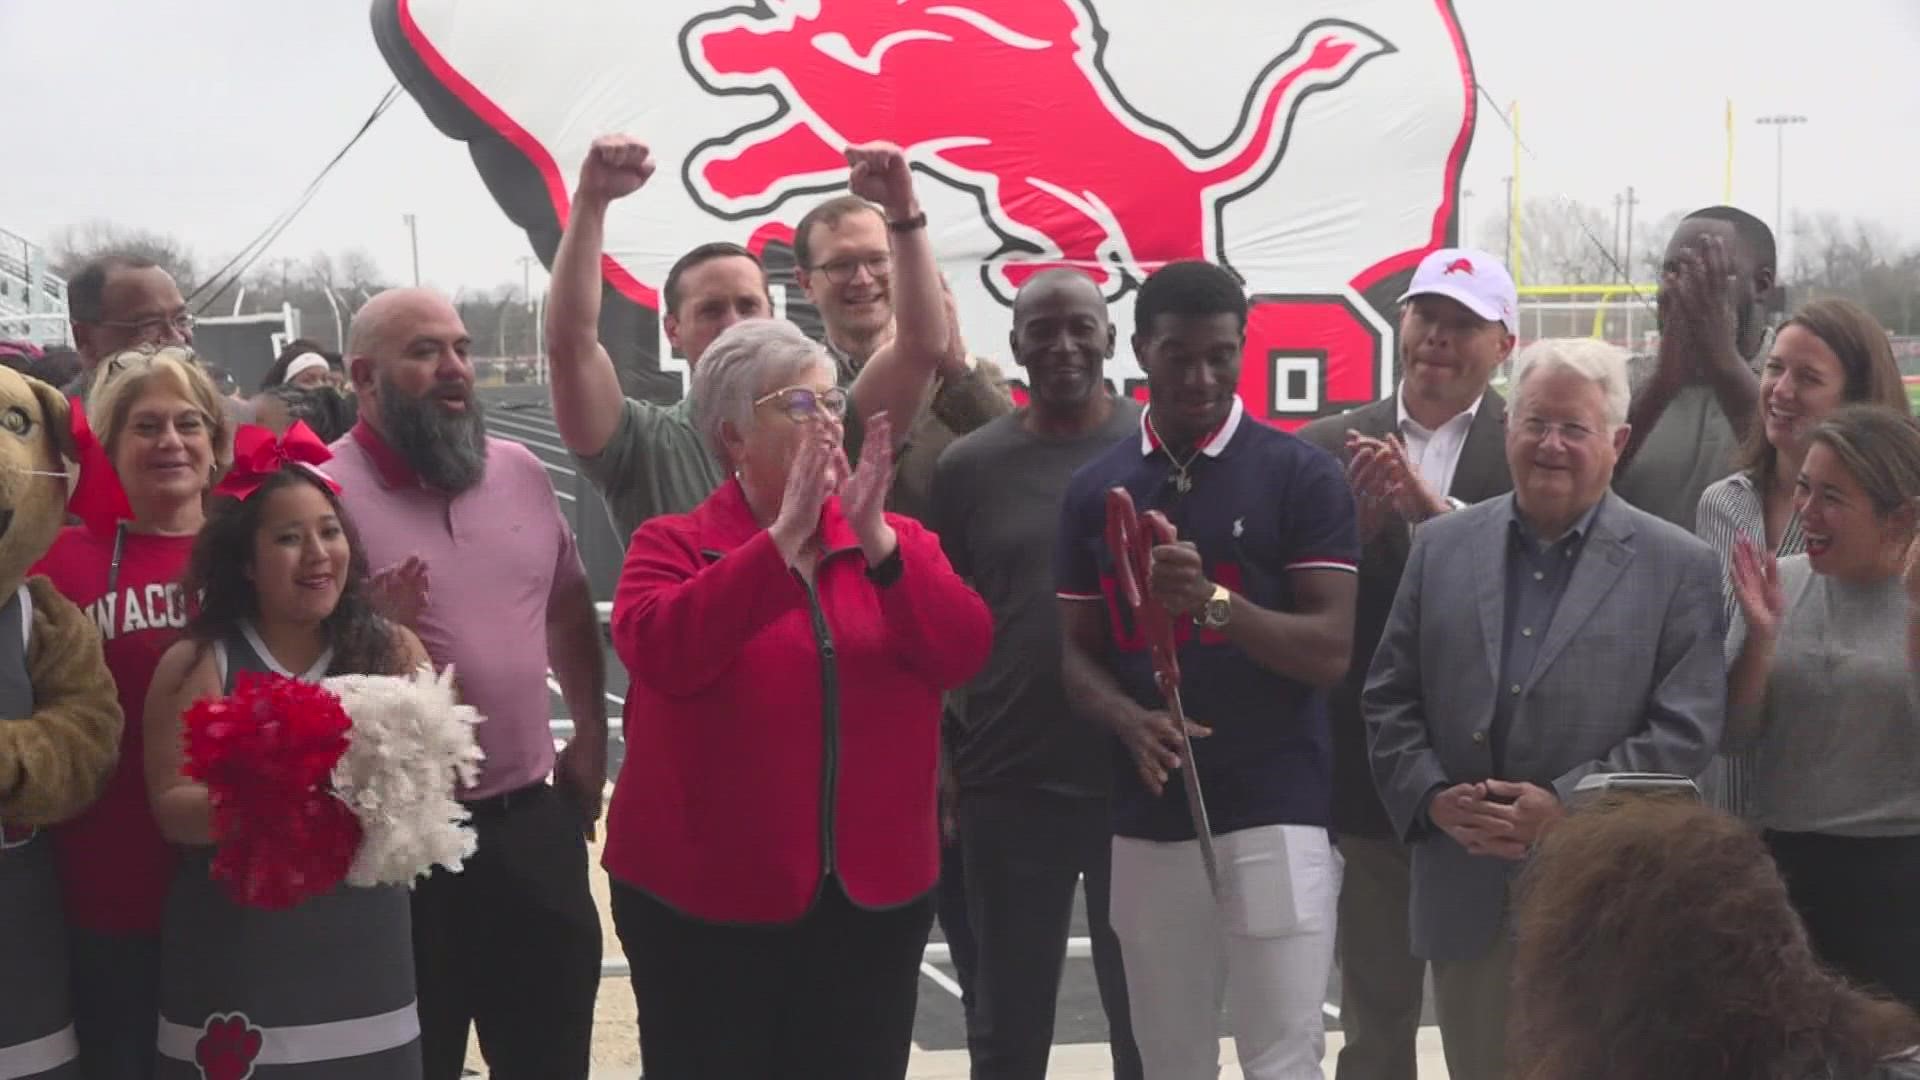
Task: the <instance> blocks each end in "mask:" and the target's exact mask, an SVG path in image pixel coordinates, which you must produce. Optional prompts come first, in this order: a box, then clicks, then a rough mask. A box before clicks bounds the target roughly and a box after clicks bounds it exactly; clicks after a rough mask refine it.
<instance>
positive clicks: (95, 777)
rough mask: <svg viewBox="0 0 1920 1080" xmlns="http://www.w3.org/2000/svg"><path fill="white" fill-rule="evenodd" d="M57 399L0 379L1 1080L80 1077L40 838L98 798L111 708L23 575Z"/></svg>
mask: <svg viewBox="0 0 1920 1080" xmlns="http://www.w3.org/2000/svg"><path fill="white" fill-rule="evenodd" d="M69 420H70V412H69V405H68V403H67V400H66V399H65V398H63V397H61V396H60V392H59V391H57V390H55V389H54V388H53V387H51V386H48V385H47V384H46V383H43V382H40V381H39V380H37V379H30V378H27V377H26V376H23V375H20V374H19V373H17V372H15V371H13V370H11V369H7V368H0V1075H3V1076H31V1077H48V1078H53V1077H60V1078H64V1077H67V1076H69V1075H72V1076H78V1075H79V1074H78V1072H77V1066H76V1063H75V1060H74V1059H75V1056H76V1055H77V1053H78V1044H77V1042H76V1041H75V1038H74V1033H73V1026H72V1023H71V1020H70V1017H69V1015H68V1005H69V999H68V990H67V968H66V933H65V930H64V926H63V921H62V919H61V914H60V890H59V885H58V883H57V881H56V880H55V877H54V867H53V852H52V848H51V841H50V838H49V837H48V836H47V834H46V833H45V832H44V831H43V830H44V828H45V827H46V826H49V825H56V824H59V823H60V822H62V821H66V820H68V819H70V818H72V817H73V816H74V815H76V814H78V813H80V811H82V810H84V809H86V808H87V806H88V805H89V804H90V803H92V802H93V800H94V799H95V798H96V797H97V796H98V795H99V794H100V791H101V789H102V787H103V786H104V785H105V784H106V781H107V778H108V776H109V775H110V774H111V773H112V771H113V767H114V761H115V757H116V755H117V754H118V750H119V745H120V728H121V722H122V720H121V715H120V705H119V702H118V701H117V699H116V697H115V694H114V684H113V676H112V675H111V674H110V673H109V672H108V670H107V664H106V660H105V659H104V658H103V656H102V655H101V646H100V635H99V632H98V631H97V630H96V629H95V628H94V626H93V625H92V623H91V622H90V621H89V620H88V619H87V617H86V615H85V614H83V613H82V612H81V610H80V609H79V608H78V607H75V606H74V605H73V603H72V602H71V601H69V600H67V599H66V598H65V597H63V596H61V595H60V594H59V593H58V592H55V591H54V588H53V586H52V584H51V583H50V582H48V581H47V579H46V578H44V577H34V578H31V579H29V578H27V576H26V575H27V569H28V568H29V567H31V566H32V565H33V564H34V563H35V562H36V561H37V560H38V559H39V558H40V556H41V555H42V554H43V553H45V552H46V550H47V548H48V546H49V545H51V544H52V543H53V540H54V537H55V536H56V535H57V534H58V533H59V531H60V528H61V526H62V525H63V524H65V522H66V518H67V493H68V491H69V490H70V487H69V476H70V470H69V464H68V463H69V461H72V460H74V459H76V458H77V457H78V451H77V449H76V444H75V440H74V436H73V432H72V428H71V427H70V426H69Z"/></svg>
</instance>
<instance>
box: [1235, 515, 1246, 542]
mask: <svg viewBox="0 0 1920 1080" xmlns="http://www.w3.org/2000/svg"><path fill="white" fill-rule="evenodd" d="M1245 535H1247V519H1246V518H1234V519H1233V538H1234V539H1235V540H1238V539H1240V538H1241V537H1243V536H1245Z"/></svg>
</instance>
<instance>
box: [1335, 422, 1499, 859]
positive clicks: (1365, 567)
mask: <svg viewBox="0 0 1920 1080" xmlns="http://www.w3.org/2000/svg"><path fill="white" fill-rule="evenodd" d="M1399 399H1400V392H1399V391H1398V390H1395V391H1394V393H1393V396H1392V397H1389V398H1385V399H1383V400H1381V401H1376V402H1374V403H1373V404H1371V405H1362V406H1361V407H1360V408H1358V409H1354V410H1353V411H1351V412H1345V413H1341V414H1340V415H1338V416H1327V417H1322V418H1321V419H1319V420H1315V421H1314V422H1313V423H1311V424H1308V425H1307V426H1306V427H1304V428H1301V429H1300V432H1299V434H1300V437H1301V438H1302V439H1305V440H1306V441H1308V442H1310V443H1312V444H1314V445H1315V446H1318V447H1319V448H1320V449H1322V450H1325V451H1326V452H1328V453H1329V454H1332V455H1333V456H1334V457H1336V458H1339V459H1340V463H1341V464H1342V465H1346V464H1348V463H1349V462H1350V461H1351V460H1352V459H1351V457H1350V456H1349V455H1348V454H1347V432H1348V431H1349V430H1352V431H1357V432H1359V433H1360V434H1362V435H1366V436H1368V437H1370V438H1375V439H1379V438H1384V437H1386V436H1387V435H1390V434H1393V433H1394V432H1396V431H1398V430H1399V426H1400V420H1399V416H1400V413H1399V405H1398V402H1399ZM1506 432H1507V403H1506V400H1505V399H1503V398H1502V397H1501V396H1500V395H1499V394H1498V393H1496V392H1495V391H1493V390H1488V391H1487V394H1486V398H1485V399H1484V400H1482V401H1481V402H1480V410H1479V411H1478V412H1476V413H1474V414H1473V424H1472V426H1470V427H1468V428H1467V438H1466V441H1465V442H1464V443H1462V444H1461V446H1460V462H1459V464H1458V465H1456V466H1455V467H1454V470H1453V486H1452V487H1451V489H1450V490H1448V491H1445V492H1442V493H1441V494H1444V495H1450V496H1452V497H1454V498H1456V499H1459V500H1460V501H1461V502H1463V503H1477V502H1482V501H1484V500H1487V499H1491V498H1493V497H1494V496H1495V495H1504V494H1506V493H1507V492H1509V491H1512V490H1513V480H1512V478H1511V477H1509V476H1508V475H1507V449H1506ZM1412 546H1413V539H1412V536H1411V534H1410V533H1409V531H1408V529H1407V526H1406V523H1405V522H1403V521H1401V520H1400V519H1399V518H1395V519H1393V520H1392V521H1390V522H1389V523H1388V524H1387V525H1386V526H1385V527H1384V528H1382V529H1381V530H1380V533H1379V535H1378V536H1375V537H1374V539H1373V542H1372V543H1370V544H1368V545H1366V546H1365V547H1364V548H1362V549H1361V551H1360V593H1359V598H1358V600H1357V602H1356V603H1355V604H1354V611H1353V662H1352V663H1351V664H1350V665H1349V666H1348V667H1347V677H1346V678H1344V679H1342V680H1340V685H1338V686H1336V687H1334V688H1333V690H1332V692H1331V693H1329V694H1328V695H1327V712H1328V714H1329V716H1330V717H1331V718H1332V720H1333V828H1334V831H1335V832H1338V833H1341V834H1344V835H1352V836H1362V837H1367V838H1370V839H1374V840H1385V839H1388V838H1389V837H1392V836H1394V835H1395V833H1394V831H1393V826H1392V825H1391V824H1389V820H1388V818H1387V812H1386V810H1385V809H1384V808H1383V807H1382V806H1381V805H1380V796H1379V794H1378V793H1377V792H1376V791H1374V787H1373V767H1372V765H1371V763H1370V762H1369V761H1368V756H1367V725H1366V721H1365V720H1363V719H1362V718H1361V713H1360V693H1361V691H1362V690H1364V689H1365V688H1366V685H1367V665H1368V664H1370V663H1372V662H1373V652H1374V649H1376V648H1377V647H1378V646H1379V644H1380V635H1381V633H1382V632H1383V631H1385V629H1386V626H1387V616H1388V614H1389V613H1391V612H1392V611H1393V595H1394V593H1396V592H1398V591H1399V589H1400V572H1401V570H1402V569H1403V568H1405V566H1406V565H1407V551H1408V549H1409V548H1411V547H1412Z"/></svg>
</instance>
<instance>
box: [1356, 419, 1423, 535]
mask: <svg viewBox="0 0 1920 1080" xmlns="http://www.w3.org/2000/svg"><path fill="white" fill-rule="evenodd" d="M1347 452H1348V454H1349V455H1350V457H1349V460H1348V462H1347V483H1348V485H1349V486H1351V487H1352V488H1353V498H1354V504H1355V509H1356V512H1357V515H1358V524H1359V527H1360V541H1361V542H1362V543H1367V542H1369V541H1371V540H1372V539H1373V538H1374V537H1375V536H1377V535H1379V532H1380V529H1381V528H1382V527H1383V526H1384V525H1385V524H1386V519H1387V517H1388V516H1389V515H1398V516H1399V517H1400V518H1401V520H1403V521H1407V522H1410V523H1418V522H1422V521H1425V520H1426V519H1428V518H1430V517H1433V516H1434V515H1436V514H1441V513H1444V512H1445V511H1446V501H1445V500H1444V499H1442V498H1440V497H1439V496H1438V495H1436V494H1434V493H1433V492H1432V491H1431V490H1429V489H1428V487H1427V485H1426V483H1425V482H1424V481H1422V480H1421V479H1420V470H1419V469H1417V468H1415V467H1414V464H1413V460H1412V458H1411V457H1409V456H1408V454H1407V446H1406V444H1405V443H1404V442H1402V441H1400V436H1398V435H1392V434H1390V435H1388V436H1386V437H1385V438H1381V439H1375V438H1371V437H1369V436H1366V435H1362V434H1360V433H1359V432H1357V431H1349V432H1347Z"/></svg>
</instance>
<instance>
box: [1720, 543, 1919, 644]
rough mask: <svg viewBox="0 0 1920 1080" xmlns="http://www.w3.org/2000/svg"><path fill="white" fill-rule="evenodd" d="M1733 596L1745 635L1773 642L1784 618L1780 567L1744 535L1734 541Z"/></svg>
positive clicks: (1909, 579) (1910, 581)
mask: <svg viewBox="0 0 1920 1080" xmlns="http://www.w3.org/2000/svg"><path fill="white" fill-rule="evenodd" d="M1732 576H1733V597H1734V599H1735V600H1737V601H1739V603H1740V613H1741V614H1742V615H1743V616H1745V617H1746V620H1747V636H1748V637H1750V638H1756V639H1759V640H1761V641H1773V640H1775V639H1776V638H1777V637H1778V636H1779V634H1780V622H1781V620H1782V619H1784V618H1785V617H1786V613H1787V596H1786V591H1785V590H1784V589H1782V588H1781V587H1780V564H1779V562H1778V561H1776V560H1775V559H1774V557H1773V553H1772V552H1770V551H1764V550H1762V549H1761V548H1760V546H1759V545H1758V544H1755V543H1754V542H1753V538H1752V537H1749V536H1747V535H1746V534H1745V533H1742V534H1740V535H1739V536H1736V537H1735V538H1734V541H1733V564H1732ZM1906 581H1907V589H1908V595H1912V591H1913V588H1914V571H1913V563H1912V561H1911V556H1910V557H1909V561H1908V565H1907V577H1906Z"/></svg>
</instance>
